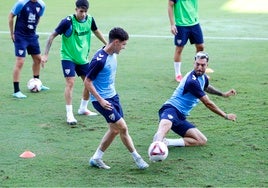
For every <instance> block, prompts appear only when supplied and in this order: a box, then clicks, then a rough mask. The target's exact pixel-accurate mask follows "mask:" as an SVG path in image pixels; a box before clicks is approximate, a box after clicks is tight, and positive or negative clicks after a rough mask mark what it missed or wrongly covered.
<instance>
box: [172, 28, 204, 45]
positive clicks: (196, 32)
mask: <svg viewBox="0 0 268 188" xmlns="http://www.w3.org/2000/svg"><path fill="white" fill-rule="evenodd" d="M176 27H177V30H178V33H177V35H175V37H174V44H175V45H176V46H184V45H185V44H186V43H187V41H188V39H189V40H190V43H191V44H203V43H204V39H203V33H202V30H201V27H200V24H196V25H193V26H176Z"/></svg>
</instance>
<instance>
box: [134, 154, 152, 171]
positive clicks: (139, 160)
mask: <svg viewBox="0 0 268 188" xmlns="http://www.w3.org/2000/svg"><path fill="white" fill-rule="evenodd" d="M135 163H136V165H137V166H138V168H139V169H146V168H148V167H149V165H148V164H147V163H146V162H145V161H144V160H143V159H142V158H141V157H139V158H137V159H135Z"/></svg>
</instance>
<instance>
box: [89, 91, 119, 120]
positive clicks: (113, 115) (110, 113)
mask: <svg viewBox="0 0 268 188" xmlns="http://www.w3.org/2000/svg"><path fill="white" fill-rule="evenodd" d="M105 100H107V101H109V102H110V103H111V104H112V107H113V109H112V110H106V109H104V108H103V107H102V106H101V105H100V103H99V102H98V101H93V102H92V105H93V106H94V108H95V109H96V110H97V111H98V112H99V113H100V114H101V115H103V117H104V118H105V119H106V121H107V123H115V122H117V121H118V120H119V119H121V118H123V117H124V113H123V109H122V107H121V104H120V101H119V96H118V95H115V96H114V97H112V98H108V99H105Z"/></svg>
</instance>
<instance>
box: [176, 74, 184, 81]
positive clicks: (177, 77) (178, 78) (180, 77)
mask: <svg viewBox="0 0 268 188" xmlns="http://www.w3.org/2000/svg"><path fill="white" fill-rule="evenodd" d="M175 80H176V81H177V82H181V80H182V75H181V74H180V75H177V76H176V78H175Z"/></svg>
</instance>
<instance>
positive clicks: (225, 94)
mask: <svg viewBox="0 0 268 188" xmlns="http://www.w3.org/2000/svg"><path fill="white" fill-rule="evenodd" d="M233 95H236V91H235V90H234V89H231V90H230V91H227V92H225V93H223V95H222V96H223V97H230V96H233Z"/></svg>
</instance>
